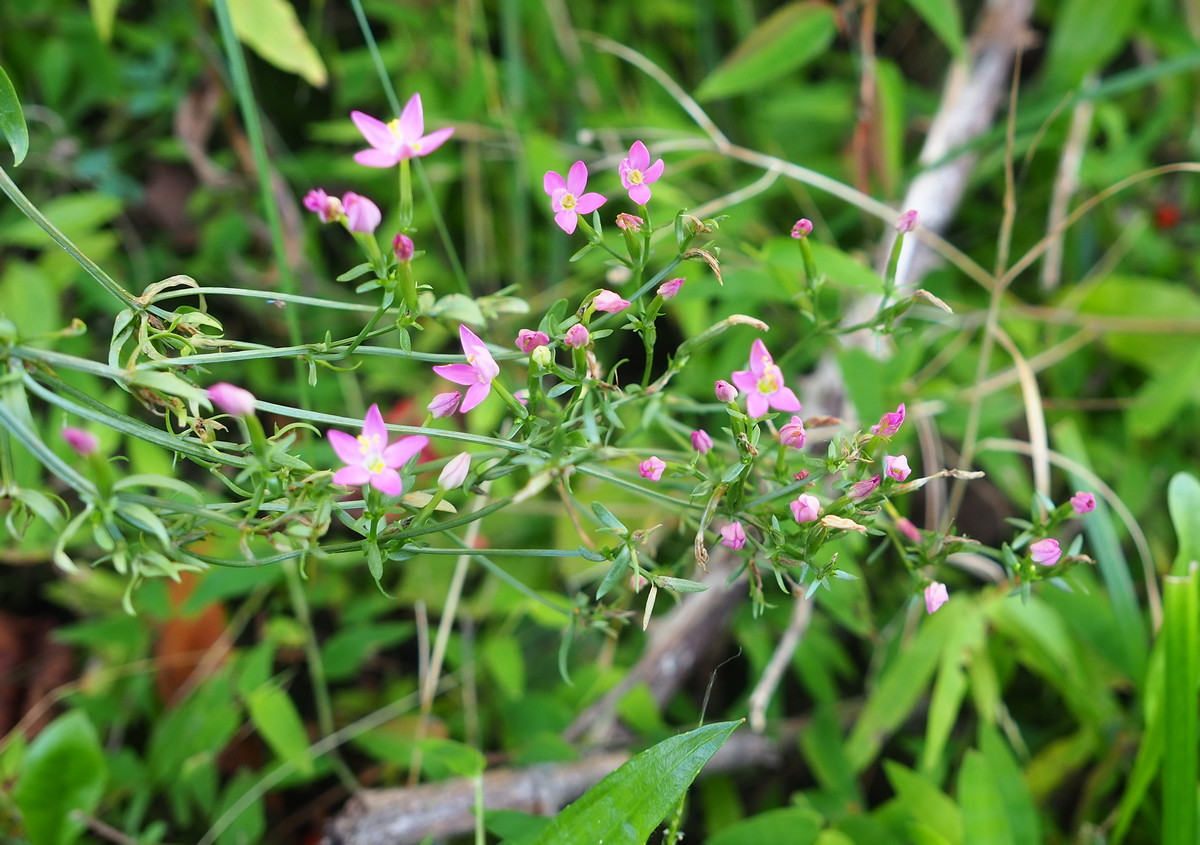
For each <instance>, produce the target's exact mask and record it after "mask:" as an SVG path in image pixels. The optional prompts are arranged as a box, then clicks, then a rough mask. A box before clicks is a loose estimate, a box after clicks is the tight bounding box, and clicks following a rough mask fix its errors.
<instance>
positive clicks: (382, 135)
mask: <svg viewBox="0 0 1200 845" xmlns="http://www.w3.org/2000/svg"><path fill="white" fill-rule="evenodd" d="M350 119H351V120H353V121H354V125H355V126H357V127H358V131H359V132H361V133H362V134H363V137H364V138H366V139H367V143H368V144H370V145H371V146H372V147H375V148H376V149H378V150H390V149H391V148H392V147H393V146H395V143H396V136H395V135H393V134H392V130H390V129H388V126H387V124H386V123H384V122H383V121H382V120H379V119H377V118H374V117H371V115H369V114H363V113H362V112H360V111H352V112H350Z"/></svg>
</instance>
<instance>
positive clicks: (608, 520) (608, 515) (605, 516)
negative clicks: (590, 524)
mask: <svg viewBox="0 0 1200 845" xmlns="http://www.w3.org/2000/svg"><path fill="white" fill-rule="evenodd" d="M592 510H593V511H594V512H595V514H596V518H597V519H599V520H600V522H601V523H603V525H604V527H605V528H611V529H612V530H613V531H622V532H624V533H626V534H628V533H629V529H628V528H626V527H625V525H624V524H623V523H622V522H621V520H619V519H617V518H616V517H615V516H613V513H612V511H610V510H609V509H608V508H606V507H604V505H602V504H600V503H599V502H592Z"/></svg>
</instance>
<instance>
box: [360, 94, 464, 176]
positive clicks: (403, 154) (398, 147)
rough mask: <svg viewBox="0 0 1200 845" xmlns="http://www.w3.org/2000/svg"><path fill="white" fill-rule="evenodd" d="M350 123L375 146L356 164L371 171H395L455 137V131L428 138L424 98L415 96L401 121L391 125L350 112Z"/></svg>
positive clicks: (405, 109)
mask: <svg viewBox="0 0 1200 845" xmlns="http://www.w3.org/2000/svg"><path fill="white" fill-rule="evenodd" d="M350 119H351V120H353V121H354V125H355V126H357V127H358V131H359V132H361V133H362V134H363V137H364V138H366V139H367V143H368V144H370V145H371V149H369V150H363V151H362V152H358V153H355V154H354V160H355V161H357V162H358V163H359V164H365V165H366V166H367V167H394V166H395V165H397V164H399V163H400V162H401V161H403V160H404V159H406V158H415V157H417V156H427V155H429V154H430V153H431V152H433V151H434V150H436V149H437V148H438V147H440V146H441V145H442V144H444V143H446V141H447V140H448V139H449V138H450V136H451V135H453V134H454V129H453V127H451V128H449V129H439V130H437V131H436V132H430V133H429V134H428V135H426V134H425V111H424V109H422V108H421V95H420V94H413V95H412V97H411V98H410V99H409V101H408V103H407V104H406V105H405V106H404V111H402V112H401V113H400V117H399V118H397V119H396V120H393V121H391V122H390V123H384V122H383V121H382V120H376V119H375V118H373V117H371V116H370V115H369V114H363V113H362V112H360V111H352V112H350Z"/></svg>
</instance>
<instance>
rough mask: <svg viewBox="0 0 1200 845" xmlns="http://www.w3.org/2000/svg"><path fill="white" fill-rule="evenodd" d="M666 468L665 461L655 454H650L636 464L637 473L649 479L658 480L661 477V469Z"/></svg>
mask: <svg viewBox="0 0 1200 845" xmlns="http://www.w3.org/2000/svg"><path fill="white" fill-rule="evenodd" d="M666 468H667V465H666V463H665V462H664V461H663V460H662V458H659V457H658V456H657V455H651V456H650V457H649V458H646V460H644V461H642V462H641V463H640V464H638V475H640V476H641V477H642V478H648V479H650V480H651V481H658V480H659V479H660V478H662V474H663V470H664V469H666Z"/></svg>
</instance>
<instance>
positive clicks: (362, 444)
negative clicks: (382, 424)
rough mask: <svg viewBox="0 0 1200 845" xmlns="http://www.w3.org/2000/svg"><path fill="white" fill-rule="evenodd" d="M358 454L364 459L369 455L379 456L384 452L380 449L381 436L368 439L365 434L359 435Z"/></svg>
mask: <svg viewBox="0 0 1200 845" xmlns="http://www.w3.org/2000/svg"><path fill="white" fill-rule="evenodd" d="M357 439H358V453H359V454H360V455H363V456H364V457H365V456H367V455H378V454H380V452H381V451H382V450H381V449H380V448H379V435H372V436H370V437H367V435H365V434H360V435H358V438H357Z"/></svg>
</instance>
